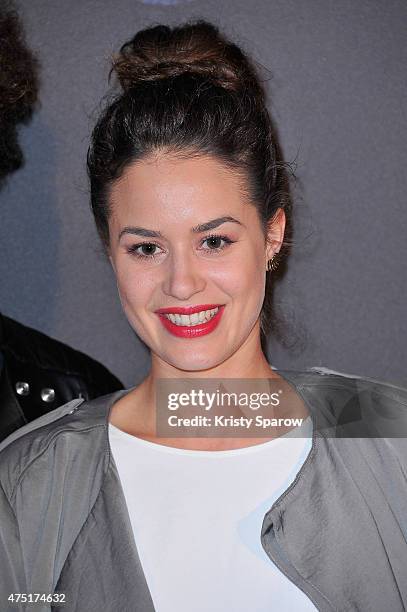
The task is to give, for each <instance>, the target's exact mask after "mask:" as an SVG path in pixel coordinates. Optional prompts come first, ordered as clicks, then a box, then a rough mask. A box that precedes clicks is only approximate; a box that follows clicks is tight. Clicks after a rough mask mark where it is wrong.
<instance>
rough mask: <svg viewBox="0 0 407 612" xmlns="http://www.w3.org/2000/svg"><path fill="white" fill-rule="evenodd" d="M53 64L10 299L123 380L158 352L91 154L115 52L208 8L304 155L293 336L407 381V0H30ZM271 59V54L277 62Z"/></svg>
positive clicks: (4, 271) (0, 200) (343, 366)
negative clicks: (127, 306)
mask: <svg viewBox="0 0 407 612" xmlns="http://www.w3.org/2000/svg"><path fill="white" fill-rule="evenodd" d="M18 7H19V9H20V12H21V15H22V17H23V19H24V23H25V27H26V31H27V37H28V41H29V44H30V45H31V47H32V48H33V50H34V51H36V53H37V54H38V56H39V59H40V61H41V64H42V87H41V107H40V108H39V110H38V112H37V113H36V115H35V117H34V120H33V121H32V122H31V123H30V124H29V125H28V126H27V127H24V128H23V129H22V130H21V141H22V144H23V147H24V151H25V156H26V165H25V167H24V168H23V170H21V171H19V172H18V173H17V174H16V175H14V176H13V177H11V179H10V181H9V184H8V185H7V187H6V188H5V189H3V190H2V192H1V193H0V211H1V216H0V219H1V223H0V279H1V285H0V309H1V310H2V312H3V313H4V314H7V315H9V316H12V317H14V318H16V319H18V320H19V321H21V322H23V323H25V324H27V325H30V326H33V327H36V328H37V329H40V330H42V331H44V332H46V333H48V334H50V335H52V336H54V337H56V338H59V339H61V340H63V341H65V342H67V343H68V344H71V345H72V346H74V347H75V348H78V349H80V350H82V351H85V352H87V353H88V354H90V355H92V356H94V357H96V358H97V359H99V360H100V361H102V362H103V363H104V364H105V365H107V366H108V367H109V368H110V369H111V370H112V371H113V372H114V373H115V374H116V375H118V376H119V377H120V378H121V379H122V380H123V382H124V383H125V385H126V386H131V385H134V384H136V383H137V382H139V381H140V380H141V379H142V378H143V377H144V375H145V374H146V373H147V371H148V368H149V357H148V352H147V351H146V349H145V348H144V346H143V345H142V344H141V343H140V341H139V340H138V339H137V337H136V336H135V335H134V333H133V332H132V331H131V330H130V328H129V326H128V324H127V322H126V320H125V317H124V315H123V314H122V312H121V307H120V302H119V300H118V298H117V294H116V286H115V281H114V277H113V273H112V271H111V270H110V267H109V265H108V263H107V262H106V260H105V258H104V256H103V253H102V249H101V247H100V245H99V242H98V239H97V236H96V231H95V229H94V226H93V220H92V216H91V213H90V209H89V204H88V200H89V198H88V184H87V179H86V173H85V157H86V151H87V147H88V142H89V134H90V131H91V128H92V126H93V123H94V120H95V117H96V115H97V111H98V108H99V104H100V100H101V98H102V96H103V95H104V94H105V93H106V92H107V75H108V70H109V58H110V56H111V54H112V52H113V51H116V50H118V48H119V47H120V45H121V44H122V43H123V42H124V41H125V40H126V39H127V38H129V37H131V36H132V35H133V34H134V33H135V32H136V31H137V30H138V29H140V28H143V27H146V26H149V25H153V24H156V23H167V24H169V25H174V24H176V23H179V22H182V21H184V20H185V19H190V18H199V17H202V18H206V19H208V20H210V21H213V22H214V23H216V24H217V25H219V26H220V27H221V29H223V30H224V31H225V32H226V33H227V34H228V35H229V36H231V37H232V38H233V39H234V40H235V41H236V42H237V43H238V44H241V45H242V46H243V47H244V48H245V49H246V50H247V51H248V52H249V53H250V54H252V56H253V57H254V58H255V59H256V60H257V61H259V62H261V64H262V65H263V66H264V67H265V70H264V75H265V78H267V79H268V82H267V86H268V91H269V94H270V109H271V112H272V114H273V116H274V118H275V121H276V123H277V125H278V126H279V131H280V136H281V140H282V144H283V149H284V152H285V156H286V159H287V160H289V161H295V162H296V164H297V171H296V172H297V176H298V179H299V181H298V185H297V189H296V194H295V195H296V200H295V206H296V214H295V222H296V226H297V231H296V234H295V248H294V251H293V254H292V257H291V260H290V263H289V266H288V271H287V274H286V276H285V278H284V279H283V281H282V282H281V283H280V285H279V286H278V289H277V291H276V300H277V302H278V304H279V307H280V309H281V310H283V311H284V312H285V313H287V316H288V318H289V320H291V327H290V330H289V334H288V335H287V341H288V343H290V342H291V343H292V346H291V348H289V347H283V346H281V345H280V344H279V343H278V342H276V340H275V339H273V338H271V339H270V346H269V358H270V361H271V363H272V365H273V366H275V367H277V368H285V369H294V368H305V367H311V366H318V365H322V366H325V367H327V368H330V369H334V370H337V371H341V372H345V373H351V374H357V375H360V376H370V377H373V378H379V379H380V380H385V381H388V382H393V383H395V384H400V385H402V386H407V367H406V366H407V356H406V350H405V347H406V339H407V333H406V324H405V311H406V308H405V304H406V302H407V283H406V280H407V279H406V276H407V272H406V262H407V239H406V230H407V205H406V191H407V180H406V168H407V153H406V146H405V143H406V137H407V129H406V105H405V100H406V94H407V91H406V89H407V85H406V66H407V36H406V26H407V4H406V3H405V2H404V1H397V0H381V1H379V0H359V1H358V2H354V0H341V1H340V2H339V3H338V2H337V0H335V1H334V0H307V1H306V2H303V1H302V0H264V1H249V0H248V1H247V2H244V1H243V0H228V1H221V0H211V1H208V2H202V1H190V2H170V1H167V2H160V3H158V2H154V1H153V0H150V1H149V2H147V1H145V2H141V1H136V0H115V1H114V2H111V1H110V0H104V1H102V0H69V2H66V0H20V1H19V2H18ZM266 69H267V70H266Z"/></svg>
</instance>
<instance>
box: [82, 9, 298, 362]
mask: <svg viewBox="0 0 407 612" xmlns="http://www.w3.org/2000/svg"><path fill="white" fill-rule="evenodd" d="M112 74H113V75H115V76H116V77H117V80H118V82H119V84H120V86H121V90H120V91H119V92H118V93H117V94H116V95H114V96H113V98H110V99H109V103H108V104H107V106H106V108H105V109H104V111H103V112H102V114H101V116H100V118H99V120H98V121H97V124H96V126H95V128H94V130H93V133H92V140H91V146H90V148H89V151H88V159H87V166H88V175H89V179H90V188H91V206H92V211H93V214H94V217H95V221H96V226H97V229H98V232H99V235H100V237H101V239H102V242H103V243H104V245H105V246H106V247H108V246H109V227H108V220H109V215H110V207H109V191H110V187H111V185H112V183H113V182H114V181H116V180H117V179H118V178H119V177H120V176H121V174H122V172H123V170H124V169H125V168H126V167H127V166H128V165H129V164H130V163H132V162H134V161H136V160H140V159H142V158H144V157H146V156H148V155H151V154H153V153H155V152H157V151H165V152H168V153H171V154H173V155H174V154H175V155H177V156H179V157H180V158H182V157H190V156H191V155H202V154H203V155H210V156H212V157H214V158H216V159H218V160H219V161H220V162H221V163H223V164H224V165H225V166H226V167H227V168H229V169H230V170H232V171H233V172H235V173H236V174H237V175H239V176H240V177H243V178H244V187H245V189H246V191H247V194H248V196H249V199H250V202H251V203H252V205H253V206H255V208H256V210H257V212H258V215H259V219H260V221H261V224H262V228H263V231H264V235H265V236H266V232H267V228H268V225H269V224H270V223H271V222H272V220H273V218H274V217H275V215H276V213H277V211H278V209H279V208H283V209H284V211H285V215H286V217H287V224H286V233H285V238H284V243H283V245H282V249H281V251H280V255H279V260H280V263H282V264H284V260H285V256H286V255H287V253H288V250H289V247H290V246H291V208H292V202H291V193H290V180H289V179H290V176H291V174H292V172H291V168H290V166H289V165H288V164H286V163H285V162H284V160H283V156H282V152H281V149H280V145H279V141H278V137H277V133H276V129H275V127H274V125H273V123H272V120H271V117H270V114H269V112H268V110H267V107H266V96H265V91H264V89H263V86H262V84H261V80H260V78H259V75H258V72H257V70H256V68H255V66H254V64H253V63H252V61H251V60H250V59H249V58H248V57H247V55H245V54H244V53H243V51H242V50H241V49H240V48H239V47H238V46H237V45H236V44H234V43H232V42H230V41H229V40H227V39H226V38H225V36H223V35H222V34H221V33H220V32H219V30H218V28H216V27H215V26H214V25H212V24H211V23H208V22H206V21H203V20H198V21H195V22H189V23H186V24H184V25H181V26H178V27H173V28H170V27H168V26H164V25H158V26H154V27H151V28H147V29H144V30H142V31H140V32H138V33H137V34H136V35H135V36H134V37H133V38H132V39H131V40H129V41H128V42H126V43H125V44H124V45H123V46H122V48H121V50H120V53H119V54H118V55H117V56H116V57H115V58H114V61H113V67H112V70H111V75H112ZM283 267H284V266H283V265H280V268H279V270H278V271H277V272H278V273H281V270H282V268H283ZM275 277H276V272H268V273H267V280H266V294H265V299H264V303H263V307H262V312H261V317H260V323H261V325H260V327H261V344H262V349H263V351H264V352H265V353H266V340H267V335H268V334H269V333H270V332H271V333H273V334H274V336H275V337H276V338H277V339H278V340H280V341H282V342H283V343H284V341H283V335H284V331H283V329H284V324H283V322H282V320H281V319H280V318H279V317H277V315H276V314H275V311H274V309H273V307H272V301H273V296H272V291H273V286H274V282H273V283H272V282H271V280H272V278H273V280H274V279H275Z"/></svg>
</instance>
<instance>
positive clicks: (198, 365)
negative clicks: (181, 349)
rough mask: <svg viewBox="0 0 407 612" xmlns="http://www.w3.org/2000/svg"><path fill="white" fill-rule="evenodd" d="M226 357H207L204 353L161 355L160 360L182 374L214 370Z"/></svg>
mask: <svg viewBox="0 0 407 612" xmlns="http://www.w3.org/2000/svg"><path fill="white" fill-rule="evenodd" d="M226 358H227V357H226V356H225V355H208V354H207V353H205V352H204V351H202V352H199V353H198V352H197V353H192V354H190V355H189V354H188V352H185V353H183V354H180V355H179V356H178V355H174V354H172V355H162V356H161V359H163V360H164V361H166V362H167V363H168V364H169V365H171V366H173V367H174V368H178V369H179V370H183V371H184V372H201V371H203V370H209V369H211V368H215V367H216V366H218V365H220V364H221V363H223V361H225V359H226Z"/></svg>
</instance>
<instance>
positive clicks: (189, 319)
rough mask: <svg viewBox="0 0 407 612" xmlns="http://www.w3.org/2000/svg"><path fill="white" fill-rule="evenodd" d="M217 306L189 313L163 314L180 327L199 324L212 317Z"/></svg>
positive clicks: (216, 310)
mask: <svg viewBox="0 0 407 612" xmlns="http://www.w3.org/2000/svg"><path fill="white" fill-rule="evenodd" d="M218 310H219V308H212V310H201V311H200V312H194V313H193V314H191V315H185V314H182V315H179V314H166V315H165V316H166V317H167V319H169V320H170V321H171V322H172V323H174V324H175V325H180V326H181V327H185V326H188V327H191V326H193V325H199V323H204V322H206V321H209V320H210V319H212V317H213V316H214V315H215V314H216V313H217V312H218Z"/></svg>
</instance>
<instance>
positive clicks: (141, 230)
mask: <svg viewBox="0 0 407 612" xmlns="http://www.w3.org/2000/svg"><path fill="white" fill-rule="evenodd" d="M222 223H237V224H238V225H243V223H241V222H240V221H238V220H237V219H235V218H234V217H218V219H212V220H211V221H207V222H206V223H201V224H200V225H196V226H195V227H193V228H192V229H191V231H192V232H193V233H194V234H202V233H203V232H207V231H208V230H212V229H215V227H219V225H222ZM123 234H133V235H137V236H144V237H145V238H164V236H163V235H162V233H161V232H159V231H155V230H149V229H146V228H145V227H133V226H128V227H124V228H123V229H122V230H121V232H120V234H119V240H120V238H121V237H122V236H123Z"/></svg>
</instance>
